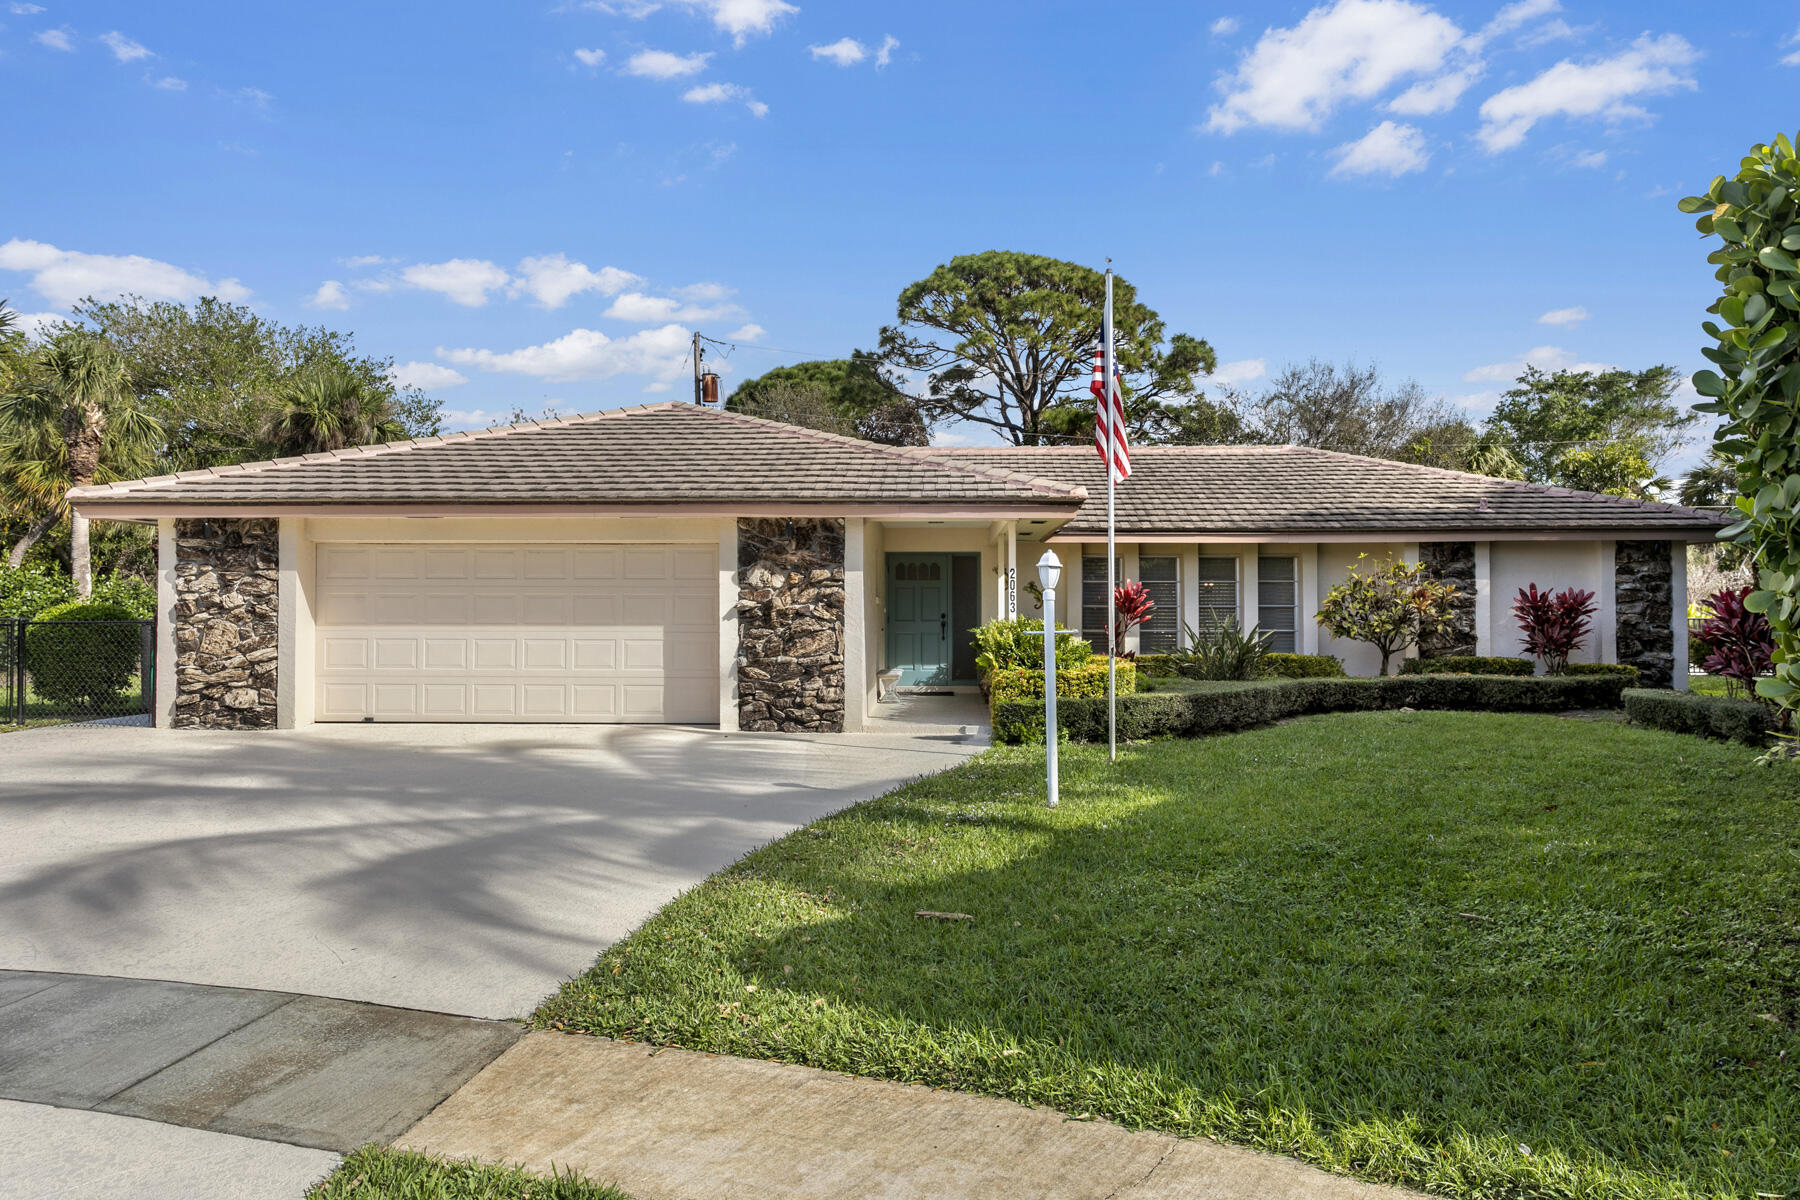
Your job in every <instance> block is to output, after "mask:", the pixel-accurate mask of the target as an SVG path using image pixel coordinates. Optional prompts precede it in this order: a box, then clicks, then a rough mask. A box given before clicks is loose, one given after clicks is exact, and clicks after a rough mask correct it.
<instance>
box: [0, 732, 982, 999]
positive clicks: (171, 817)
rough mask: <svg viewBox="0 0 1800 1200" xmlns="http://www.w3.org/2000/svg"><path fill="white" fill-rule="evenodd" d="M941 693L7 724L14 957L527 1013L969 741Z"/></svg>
mask: <svg viewBox="0 0 1800 1200" xmlns="http://www.w3.org/2000/svg"><path fill="white" fill-rule="evenodd" d="M931 699H932V701H933V703H930V704H928V703H926V700H925V699H924V698H921V699H916V700H913V701H910V703H911V705H912V706H913V707H912V711H911V712H910V713H906V712H902V713H900V714H898V715H900V716H902V717H904V718H907V719H904V720H890V721H888V722H887V723H886V724H887V726H888V728H887V729H886V730H885V731H884V732H880V733H867V734H854V735H841V736H774V735H757V734H721V733H717V732H713V731H709V730H696V729H679V728H668V727H651V726H534V727H521V726H499V727H496V726H485V727H483V726H433V725H411V726H402V725H381V726H364V725H346V726H318V727H316V728H314V729H310V730H307V731H304V732H299V733H260V734H258V733H230V734H228V733H209V732H198V731H161V730H152V729H144V728H117V727H111V728H108V727H91V726H73V727H63V728H55V729H39V730H29V731H25V732H21V733H13V734H7V735H5V736H4V737H0V967H7V968H13V969H18V970H31V971H68V972H79V973H83V974H93V975H116V976H129V977H133V978H139V979H166V980H175V981H180V982H187V983H206V984H220V985H226V986H231V987H243V988H266V989H272V990H276V991H285V992H300V993H308V994H312V995H319V996H331V997H338V998H341V999H347V1000H366V1001H372V1002H375V1003H379V1004H390V1005H397V1006H401V1007H406V1008H421V1009H430V1010H434V1011H438V1012H447V1013H458V1014H464V1015H469V1016H482V1017H517V1016H523V1015H524V1014H525V1013H527V1012H529V1011H530V1010H531V1009H532V1008H533V1007H534V1006H535V1005H536V1003H537V1001H538V1000H540V999H541V998H543V997H544V996H545V995H547V994H548V993H549V992H550V991H551V990H552V989H553V988H554V987H555V986H556V985H557V984H558V983H559V982H561V981H562V980H564V979H566V978H568V977H569V976H570V975H572V974H575V973H576V972H578V971H581V970H582V969H584V968H585V967H587V966H588V965H589V964H590V963H591V962H592V961H593V959H594V956H595V955H596V954H597V953H598V952H599V951H600V950H602V949H604V948H605V947H606V946H608V945H610V944H611V943H612V942H614V941H616V940H617V939H619V938H620V937H622V936H623V935H624V934H626V933H627V932H629V931H630V930H631V929H632V928H634V927H635V926H636V925H638V924H639V923H640V922H641V921H643V919H644V918H645V917H647V916H649V915H650V914H651V913H652V912H653V911H655V910H656V909H657V908H658V907H659V906H661V905H662V904H664V903H666V902H667V901H668V900H670V899H671V898H673V897H674V896H675V895H676V894H678V893H679V892H681V891H682V890H684V889H686V888H688V887H691V886H693V885H694V884H696V883H698V882H699V881H700V880H701V879H703V878H705V877H706V876H707V875H708V874H710V873H712V872H713V871H716V870H718V869H719V868H721V867H724V866H726V865H728V864H730V863H731V862H733V861H734V860H736V859H737V858H738V857H740V856H741V855H742V854H744V853H745V852H746V851H748V850H751V849H753V848H755V847H756V846H759V845H762V844H763V843H765V842H768V841H770V840H771V839H773V838H776V837H779V836H780V835H782V834H784V833H787V832H788V831H790V830H792V829H794V828H797V827H798V826H800V825H804V824H805V823H807V822H809V821H811V820H813V819H815V818H817V817H820V816H823V815H824V814H826V813H830V812H834V811H836V810H837V809H840V808H843V807H845V806H846V805H849V804H853V803H855V802H857V801H860V800H864V799H867V798H869V797H871V796H875V795H879V794H880V793H882V792H884V791H887V790H889V789H891V788H893V787H895V786H897V785H898V784H900V783H903V782H905V781H906V780H909V779H913V778H916V777H918V776H920V775H924V774H928V773H931V772H934V771H938V770H941V769H943V768H945V767H949V766H953V765H955V764H956V763H958V762H960V761H962V760H963V759H964V758H966V757H968V756H969V755H970V754H972V753H974V752H975V751H976V750H977V749H979V747H980V745H981V744H982V743H983V742H985V731H984V730H982V729H981V728H980V727H979V726H978V725H977V724H975V722H977V721H978V720H979V717H978V715H977V714H978V712H979V710H978V709H977V708H975V707H974V706H973V705H971V704H969V703H968V702H967V700H966V699H965V698H961V697H957V698H944V699H939V698H931ZM886 707H888V706H884V708H886Z"/></svg>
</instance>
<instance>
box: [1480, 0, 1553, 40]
mask: <svg viewBox="0 0 1800 1200" xmlns="http://www.w3.org/2000/svg"><path fill="white" fill-rule="evenodd" d="M1561 11H1562V4H1561V2H1560V0H1517V2H1516V3H1513V4H1508V5H1507V6H1506V7H1505V8H1502V9H1501V10H1500V11H1499V12H1497V13H1495V14H1494V19H1493V20H1491V21H1489V22H1488V23H1487V24H1486V25H1484V26H1482V27H1481V33H1480V34H1479V35H1478V36H1479V37H1480V39H1481V40H1482V41H1486V40H1487V39H1489V38H1496V37H1499V36H1500V35H1501V34H1503V33H1511V32H1512V31H1513V30H1515V29H1519V28H1521V27H1523V26H1525V25H1527V24H1529V23H1530V22H1532V21H1535V20H1537V19H1538V18H1539V17H1547V16H1549V15H1550V14H1551V13H1554V12H1561Z"/></svg>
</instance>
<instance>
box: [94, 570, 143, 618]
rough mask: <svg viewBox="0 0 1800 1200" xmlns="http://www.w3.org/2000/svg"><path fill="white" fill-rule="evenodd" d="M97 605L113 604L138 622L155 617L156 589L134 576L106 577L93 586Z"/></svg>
mask: <svg viewBox="0 0 1800 1200" xmlns="http://www.w3.org/2000/svg"><path fill="white" fill-rule="evenodd" d="M92 599H93V600H94V602H95V603H97V604H115V605H117V606H118V607H120V608H122V609H124V610H125V611H127V612H129V613H130V614H131V615H132V616H133V617H136V618H137V619H138V620H140V621H148V620H150V619H151V618H153V617H155V616H156V589H155V588H154V587H152V586H151V585H150V584H149V583H147V582H145V581H144V580H142V579H139V578H138V577H137V576H135V575H108V576H107V577H106V578H105V579H102V580H100V581H99V582H97V583H95V584H94V594H93V597H92Z"/></svg>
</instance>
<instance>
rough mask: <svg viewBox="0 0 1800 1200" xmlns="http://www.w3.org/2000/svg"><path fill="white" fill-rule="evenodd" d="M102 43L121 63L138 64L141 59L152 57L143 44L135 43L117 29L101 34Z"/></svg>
mask: <svg viewBox="0 0 1800 1200" xmlns="http://www.w3.org/2000/svg"><path fill="white" fill-rule="evenodd" d="M100 41H101V42H102V43H103V44H104V45H105V46H106V48H107V49H108V50H111V51H112V54H113V57H114V58H116V59H118V60H119V61H120V62H136V61H137V60H138V59H140V58H149V57H150V51H149V49H148V48H147V47H146V46H145V45H144V44H143V43H142V42H134V41H132V40H131V39H130V38H128V37H126V36H125V35H124V34H122V33H120V32H119V31H118V30H116V29H115V30H113V31H112V32H110V33H103V34H101V35H100Z"/></svg>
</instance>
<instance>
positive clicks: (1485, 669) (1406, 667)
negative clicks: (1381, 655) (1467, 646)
mask: <svg viewBox="0 0 1800 1200" xmlns="http://www.w3.org/2000/svg"><path fill="white" fill-rule="evenodd" d="M1536 672H1537V664H1536V663H1534V662H1532V661H1531V660H1530V659H1529V658H1502V657H1499V656H1493V655H1485V654H1447V655H1445V656H1444V657H1443V658H1409V659H1407V660H1406V661H1405V662H1403V663H1401V664H1400V673H1401V674H1402V675H1533V674H1536Z"/></svg>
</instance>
